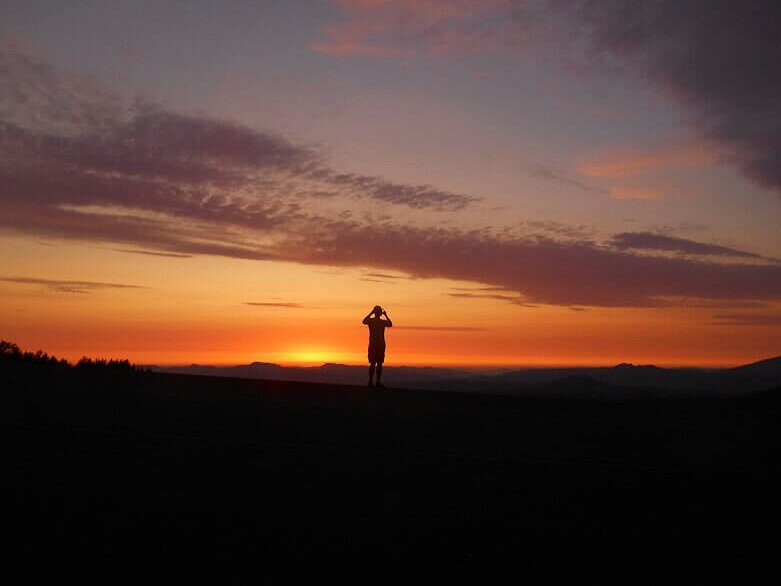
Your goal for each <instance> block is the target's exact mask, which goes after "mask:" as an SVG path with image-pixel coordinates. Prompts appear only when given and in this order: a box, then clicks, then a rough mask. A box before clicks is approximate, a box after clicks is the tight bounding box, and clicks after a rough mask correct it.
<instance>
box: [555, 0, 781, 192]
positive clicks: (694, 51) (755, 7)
mask: <svg viewBox="0 0 781 586" xmlns="http://www.w3.org/2000/svg"><path fill="white" fill-rule="evenodd" d="M551 6H552V7H553V8H554V13H558V14H565V15H568V16H569V17H570V23H571V26H572V30H573V31H575V33H580V35H578V34H576V35H575V36H576V37H577V36H580V38H585V40H586V43H587V46H588V47H589V51H590V55H591V56H592V57H602V56H610V57H612V58H618V59H619V60H621V61H623V62H625V63H627V64H629V65H630V66H631V67H633V68H636V69H637V70H638V71H641V72H642V73H643V74H644V75H645V76H647V78H648V79H650V80H651V81H652V82H654V83H656V84H658V85H659V86H660V87H661V88H664V89H665V90H666V91H668V92H669V93H671V94H672V95H674V96H675V98H676V99H677V101H678V103H679V104H680V105H681V106H682V107H683V109H684V111H686V112H687V113H688V115H689V117H690V121H691V123H692V124H693V126H694V127H695V128H696V129H697V130H698V131H699V132H700V133H701V135H702V136H703V137H705V138H707V139H710V140H713V141H715V142H716V143H718V144H720V145H722V146H724V147H726V148H727V150H728V151H729V152H730V153H731V159H732V161H733V162H734V163H735V164H736V165H737V166H738V167H739V168H740V170H741V171H742V172H743V174H744V175H745V176H746V177H748V178H750V179H752V180H753V181H755V182H757V183H759V184H760V185H763V186H765V187H767V188H770V189H773V190H775V191H776V192H778V193H781V84H780V83H779V82H778V75H775V72H776V70H777V69H778V65H777V64H778V63H779V61H781V39H780V38H779V36H778V30H777V29H778V23H779V21H780V20H781V4H779V3H778V2H776V1H775V0H757V1H754V2H750V3H746V2H741V1H740V0H687V1H685V2H681V1H679V0H646V1H644V2H643V3H642V6H637V5H636V4H634V3H630V2H624V1H621V0H599V1H596V0H566V1H565V0H552V2H551Z"/></svg>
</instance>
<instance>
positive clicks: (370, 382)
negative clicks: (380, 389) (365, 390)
mask: <svg viewBox="0 0 781 586" xmlns="http://www.w3.org/2000/svg"><path fill="white" fill-rule="evenodd" d="M366 386H367V387H372V386H374V385H372V381H369V384H367V385H366Z"/></svg>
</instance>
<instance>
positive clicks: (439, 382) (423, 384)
mask: <svg viewBox="0 0 781 586" xmlns="http://www.w3.org/2000/svg"><path fill="white" fill-rule="evenodd" d="M150 368H152V369H153V370H157V371H160V372H172V373H180V374H199V375H208V376H229V377H240V378H252V379H268V380H293V381H301V382H320V383H333V384H352V385H363V384H365V382H366V377H367V373H366V368H365V367H363V366H348V365H344V364H332V363H327V364H323V365H322V366H318V367H306V368H303V367H284V366H279V365H277V364H270V363H264V362H253V363H251V364H247V365H238V366H225V367H218V366H202V365H197V364H193V365H190V366H179V367H150ZM572 377H586V378H588V379H592V380H594V381H597V382H598V383H600V384H601V385H603V387H602V389H603V392H602V393H601V396H604V397H613V398H619V397H621V396H622V393H627V392H629V393H643V394H648V393H652V394H654V395H666V394H670V393H673V394H674V393H676V392H677V393H679V394H680V393H684V394H692V393H695V394H696V393H722V394H723V393H728V394H729V393H742V392H748V391H755V390H763V389H768V388H772V387H774V386H777V385H778V384H779V383H781V358H772V359H769V360H763V361H761V362H757V363H754V364H748V365H745V366H741V367H738V368H726V369H704V368H661V367H658V366H654V365H634V364H629V363H622V364H618V365H616V366H614V367H580V368H527V369H519V370H511V371H506V372H502V373H499V374H495V373H485V372H479V371H475V370H468V369H452V368H432V367H425V368H422V367H409V366H396V367H394V366H386V368H385V374H384V376H383V379H384V382H385V383H386V384H387V385H389V386H396V387H409V388H420V389H430V390H447V391H457V392H473V393H504V394H521V395H534V394H539V393H541V392H550V393H554V392H555V393H556V394H557V395H562V394H564V393H565V391H566V389H567V388H569V387H567V385H559V386H556V385H554V383H556V382H557V381H562V380H565V379H570V378H572ZM607 386H610V387H615V388H612V389H610V390H607ZM582 387H583V385H581V387H580V388H582ZM578 392H580V391H578Z"/></svg>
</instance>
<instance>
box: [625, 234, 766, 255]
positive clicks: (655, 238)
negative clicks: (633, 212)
mask: <svg viewBox="0 0 781 586" xmlns="http://www.w3.org/2000/svg"><path fill="white" fill-rule="evenodd" d="M611 244H612V245H613V246H614V247H615V248H619V249H622V250H626V249H633V250H662V251H669V252H679V253H683V254H692V255H702V256H724V257H735V258H753V259H764V257H763V256H761V255H759V254H756V253H753V252H747V251H745V250H737V249H735V248H730V247H728V246H721V245H718V244H709V243H707V242H697V241H696V240H689V239H688V238H676V237H674V236H668V235H666V234H656V233H654V232H622V233H620V234H616V235H615V236H613V238H612V240H611ZM765 260H769V259H765Z"/></svg>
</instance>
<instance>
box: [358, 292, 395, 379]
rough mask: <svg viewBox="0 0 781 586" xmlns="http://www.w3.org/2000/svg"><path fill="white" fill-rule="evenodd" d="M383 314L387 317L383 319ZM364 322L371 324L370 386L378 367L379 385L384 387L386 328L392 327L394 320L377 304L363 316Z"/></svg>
mask: <svg viewBox="0 0 781 586" xmlns="http://www.w3.org/2000/svg"><path fill="white" fill-rule="evenodd" d="M372 316H374V317H372ZM383 316H384V317H385V319H382V318H383ZM363 323H364V325H367V326H369V386H372V380H373V379H374V371H375V368H376V370H377V386H378V387H382V386H383V385H382V383H381V382H380V379H381V378H382V363H383V362H385V328H392V327H393V322H392V321H391V319H390V318H389V317H388V314H387V313H386V312H385V310H384V309H383V308H382V307H380V306H379V305H375V306H374V309H372V310H371V311H370V312H369V315H367V316H366V317H365V318H363Z"/></svg>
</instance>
